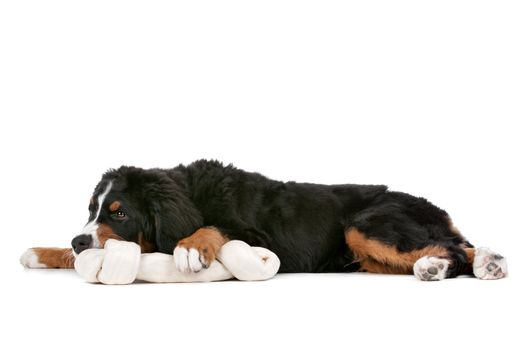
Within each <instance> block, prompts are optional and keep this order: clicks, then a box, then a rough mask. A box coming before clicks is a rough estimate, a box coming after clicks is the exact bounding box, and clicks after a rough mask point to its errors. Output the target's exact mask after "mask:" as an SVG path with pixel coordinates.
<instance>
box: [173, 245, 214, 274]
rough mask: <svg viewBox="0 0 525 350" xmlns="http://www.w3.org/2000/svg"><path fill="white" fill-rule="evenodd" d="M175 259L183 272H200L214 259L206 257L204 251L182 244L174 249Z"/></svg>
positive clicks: (176, 264) (178, 267)
mask: <svg viewBox="0 0 525 350" xmlns="http://www.w3.org/2000/svg"><path fill="white" fill-rule="evenodd" d="M173 259H174V260H175V266H176V267H177V269H178V270H179V271H181V272H199V271H200V270H202V269H203V268H206V267H208V266H209V265H210V263H211V261H213V259H211V258H206V257H205V255H204V252H200V251H199V250H197V249H195V248H189V249H188V248H185V247H181V246H177V247H176V248H175V250H174V251H173Z"/></svg>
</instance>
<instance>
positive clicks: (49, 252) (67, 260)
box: [33, 248, 75, 269]
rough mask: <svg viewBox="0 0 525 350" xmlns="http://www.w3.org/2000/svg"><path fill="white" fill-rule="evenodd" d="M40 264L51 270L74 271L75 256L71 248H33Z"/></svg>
mask: <svg viewBox="0 0 525 350" xmlns="http://www.w3.org/2000/svg"><path fill="white" fill-rule="evenodd" d="M33 251H34V252H35V254H36V256H37V257H38V262H39V263H41V264H44V265H46V266H47V267H49V268H58V269H72V268H73V264H74V263H75V256H74V255H73V250H72V249H71V248H33Z"/></svg>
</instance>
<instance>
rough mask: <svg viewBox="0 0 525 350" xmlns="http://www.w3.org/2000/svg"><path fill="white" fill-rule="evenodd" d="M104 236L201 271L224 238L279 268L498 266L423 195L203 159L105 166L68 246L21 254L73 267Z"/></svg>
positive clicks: (483, 274) (500, 263)
mask: <svg viewBox="0 0 525 350" xmlns="http://www.w3.org/2000/svg"><path fill="white" fill-rule="evenodd" d="M110 238H113V239H117V240H126V241H131V242H136V243H137V244H139V245H140V247H141V249H142V251H143V252H144V253H148V252H162V253H167V254H173V257H174V261H175V264H176V266H177V268H178V269H179V270H181V271H186V272H191V271H193V272H197V271H199V270H201V269H205V268H206V267H207V266H209V265H210V263H211V262H212V261H213V260H214V259H215V258H216V256H217V252H218V250H219V249H220V248H221V246H222V245H223V244H224V243H225V242H227V241H228V240H232V239H239V240H243V241H245V242H247V243H248V244H250V245H252V246H261V247H265V248H268V249H270V250H272V251H274V252H275V253H276V254H277V256H278V257H279V258H280V260H281V267H280V270H279V272H352V271H368V272H371V273H390V274H411V273H414V274H415V276H416V277H417V278H419V279H420V280H424V281H433V280H442V279H444V278H451V277H456V276H458V275H460V274H475V275H476V276H477V277H479V278H484V279H498V278H502V277H504V276H505V275H506V274H507V270H506V262H505V259H504V258H503V257H502V256H501V255H499V254H495V253H493V252H492V251H490V250H489V249H486V248H479V249H475V248H474V247H473V245H472V244H470V243H469V242H468V241H467V240H466V239H465V237H463V235H462V234H461V233H460V232H459V231H458V229H457V228H456V227H454V225H453V223H452V221H451V219H450V217H449V216H448V214H447V213H446V212H445V211H444V210H442V209H440V208H438V207H436V206H435V205H433V204H431V203H430V202H429V201H427V200H426V199H424V198H418V197H414V196H411V195H409V194H406V193H401V192H393V191H389V190H388V189H387V187H386V186H381V185H378V186H376V185H352V184H348V185H319V184H311V183H296V182H286V183H285V182H281V181H274V180H271V179H268V178H267V177H265V176H263V175H260V174H258V173H251V172H246V171H243V170H240V169H237V168H235V167H233V166H232V165H228V166H224V165H223V164H222V163H220V162H218V161H208V160H199V161H196V162H194V163H192V164H190V165H188V166H184V165H179V166H177V167H175V168H173V169H141V168H136V167H130V166H122V167H120V168H119V169H116V170H109V171H108V172H106V173H105V174H104V175H103V176H102V179H101V181H100V182H99V183H98V185H97V186H96V188H95V191H94V193H93V196H92V197H91V199H90V201H89V220H88V223H87V224H86V226H85V227H84V229H83V231H82V233H81V234H80V235H78V236H76V237H75V238H74V239H73V240H72V242H71V245H72V248H69V249H59V248H32V249H29V250H28V251H26V252H25V253H24V255H23V256H22V259H21V261H22V264H23V265H25V266H26V267H49V268H72V267H73V263H74V259H75V256H76V255H77V254H79V253H80V252H82V251H83V250H85V249H88V248H102V247H103V246H104V243H105V241H106V240H108V239H110Z"/></svg>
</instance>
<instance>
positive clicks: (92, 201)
mask: <svg viewBox="0 0 525 350" xmlns="http://www.w3.org/2000/svg"><path fill="white" fill-rule="evenodd" d="M93 204H95V200H94V199H93V197H91V198H90V199H89V205H93Z"/></svg>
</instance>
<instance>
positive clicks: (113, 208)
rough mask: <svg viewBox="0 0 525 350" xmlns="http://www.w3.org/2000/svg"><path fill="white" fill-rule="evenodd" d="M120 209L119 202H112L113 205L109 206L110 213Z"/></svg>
mask: <svg viewBox="0 0 525 350" xmlns="http://www.w3.org/2000/svg"><path fill="white" fill-rule="evenodd" d="M119 209H120V202H119V201H114V202H113V203H111V204H110V205H109V210H110V211H112V212H115V211H117V210H119Z"/></svg>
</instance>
